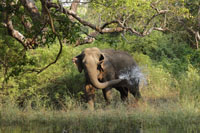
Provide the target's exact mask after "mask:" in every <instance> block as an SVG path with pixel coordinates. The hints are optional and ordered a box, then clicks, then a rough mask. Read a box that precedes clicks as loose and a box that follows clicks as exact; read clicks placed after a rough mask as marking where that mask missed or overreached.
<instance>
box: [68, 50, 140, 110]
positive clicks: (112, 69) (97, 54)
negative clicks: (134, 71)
mask: <svg viewBox="0 0 200 133" xmlns="http://www.w3.org/2000/svg"><path fill="white" fill-rule="evenodd" d="M72 60H73V63H74V64H76V66H77V68H78V71H79V72H80V73H81V72H82V70H84V73H85V79H86V82H85V94H86V100H87V103H88V105H89V108H91V109H94V98H95V90H97V89H102V91H103V96H104V98H105V100H106V102H107V103H108V104H109V103H110V100H111V89H112V88H115V89H117V90H118V91H119V92H120V96H121V100H122V101H125V100H127V97H128V92H130V93H131V94H132V95H133V96H134V97H135V99H136V101H137V100H139V99H140V98H141V94H140V91H139V81H138V80H136V79H134V78H133V79H132V80H133V81H134V82H133V83H130V82H128V81H127V79H123V78H120V75H121V74H122V73H123V71H126V69H128V68H132V67H137V64H136V62H135V61H134V60H133V58H132V56H131V55H130V54H128V53H127V52H124V51H120V50H113V49H103V50H100V49H99V48H97V47H92V48H85V49H84V50H83V51H82V53H81V54H79V55H77V56H76V57H74V58H73V59H72Z"/></svg>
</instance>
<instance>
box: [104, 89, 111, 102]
mask: <svg viewBox="0 0 200 133" xmlns="http://www.w3.org/2000/svg"><path fill="white" fill-rule="evenodd" d="M111 89H112V88H105V89H103V90H102V91H103V96H104V98H105V100H106V103H107V104H110V101H111V99H112V92H111Z"/></svg>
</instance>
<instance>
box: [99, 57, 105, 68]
mask: <svg viewBox="0 0 200 133" xmlns="http://www.w3.org/2000/svg"><path fill="white" fill-rule="evenodd" d="M104 59H105V57H104V55H103V54H101V55H100V58H99V63H98V69H99V70H101V71H104Z"/></svg>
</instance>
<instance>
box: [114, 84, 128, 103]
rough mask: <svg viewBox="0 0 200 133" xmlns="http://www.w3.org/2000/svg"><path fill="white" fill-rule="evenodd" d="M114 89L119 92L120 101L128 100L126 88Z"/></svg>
mask: <svg viewBox="0 0 200 133" xmlns="http://www.w3.org/2000/svg"><path fill="white" fill-rule="evenodd" d="M116 89H117V90H118V91H119V92H120V95H121V99H122V101H126V100H127V98H128V88H126V87H116Z"/></svg>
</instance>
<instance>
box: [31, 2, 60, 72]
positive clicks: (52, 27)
mask: <svg viewBox="0 0 200 133" xmlns="http://www.w3.org/2000/svg"><path fill="white" fill-rule="evenodd" d="M41 3H42V5H43V7H44V9H45V10H46V12H47V15H48V17H49V21H50V25H51V29H52V31H53V33H54V34H55V35H56V37H57V38H58V41H59V44H60V49H59V52H58V54H57V56H56V59H55V60H54V61H53V62H51V63H49V64H48V65H46V66H45V67H43V68H41V69H40V70H35V69H34V70H32V71H34V72H37V74H39V73H41V72H42V71H44V70H45V69H47V68H48V67H50V66H51V65H53V64H55V63H56V62H57V61H58V59H59V57H60V55H61V53H62V49H63V45H62V41H61V38H60V35H59V34H58V33H57V32H56V30H55V27H54V22H53V19H52V17H51V14H50V11H49V9H48V8H47V5H46V2H45V0H41Z"/></svg>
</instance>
